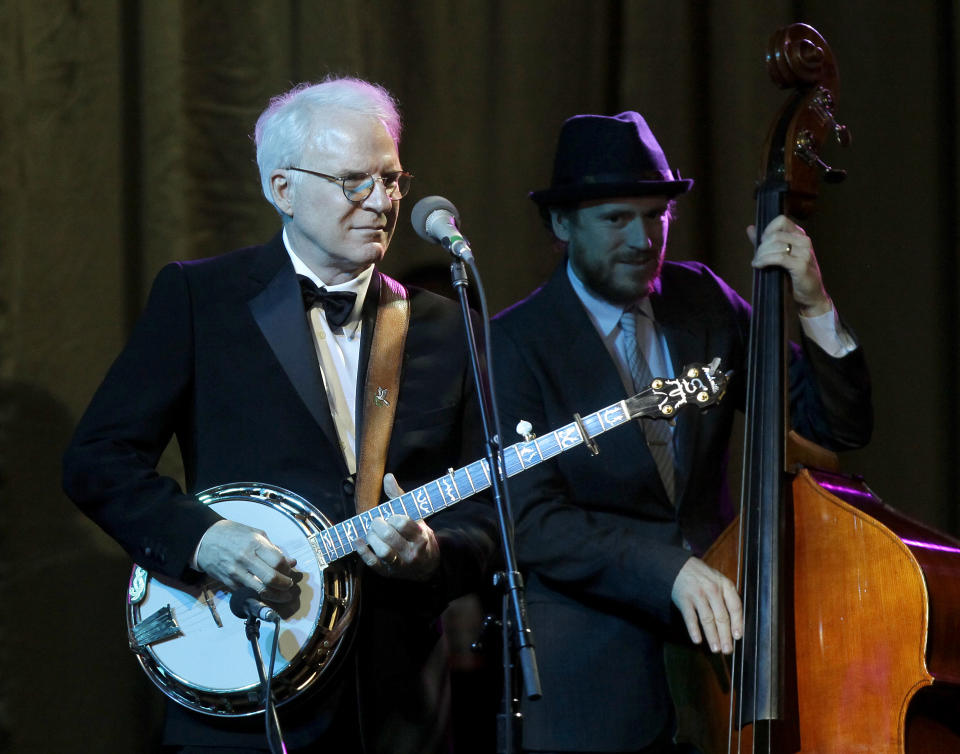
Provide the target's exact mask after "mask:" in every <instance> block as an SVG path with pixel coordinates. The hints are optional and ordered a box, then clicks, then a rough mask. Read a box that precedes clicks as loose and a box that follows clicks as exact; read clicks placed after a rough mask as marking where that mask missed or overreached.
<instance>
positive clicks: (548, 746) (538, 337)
mask: <svg viewBox="0 0 960 754" xmlns="http://www.w3.org/2000/svg"><path fill="white" fill-rule="evenodd" d="M651 303H652V306H653V309H654V313H655V316H656V319H657V322H658V323H659V324H660V326H661V328H662V330H663V332H664V334H665V337H666V339H667V342H668V345H669V350H670V356H671V358H672V360H673V366H674V369H675V370H676V373H678V374H679V373H680V372H679V370H680V369H681V367H682V366H683V365H685V364H689V363H693V362H700V363H706V362H709V361H710V360H711V359H712V358H713V357H714V356H719V357H721V359H722V368H723V369H725V370H730V369H732V370H734V371H735V372H737V375H738V377H739V379H737V378H735V379H734V382H733V383H732V384H731V387H730V391H729V393H730V394H729V395H728V396H727V397H726V398H725V399H724V400H723V401H722V402H721V403H720V404H719V405H718V406H715V407H712V408H710V409H709V410H708V411H706V412H704V413H700V412H697V411H691V410H685V411H683V412H681V414H680V415H679V416H678V418H677V426H676V437H675V440H676V463H677V476H676V480H677V506H676V508H674V506H673V505H671V503H670V501H669V499H668V498H667V495H666V491H665V489H664V487H663V484H662V482H661V481H660V477H659V475H658V474H657V471H656V466H655V464H654V461H653V458H652V457H651V455H650V452H649V451H648V449H647V447H646V445H645V443H644V439H643V435H642V431H641V429H640V427H639V425H638V424H637V423H636V422H633V423H631V424H630V425H628V426H625V427H621V428H618V429H615V430H613V431H611V432H610V433H608V434H604V435H602V436H601V437H599V438H598V439H597V444H598V446H599V448H600V454H599V456H597V457H592V456H590V455H589V454H588V453H587V452H586V451H585V450H584V449H582V448H579V449H574V450H571V451H569V452H567V453H565V454H563V455H561V456H559V457H558V458H557V459H555V460H554V461H551V462H546V463H543V464H541V465H540V466H537V467H534V468H533V469H531V470H529V471H526V472H524V473H523V474H521V475H519V476H518V477H515V478H514V479H511V484H510V488H511V499H512V506H513V513H514V518H515V520H516V538H517V556H518V560H519V562H520V564H521V567H522V569H523V570H524V572H525V578H526V585H527V599H528V606H529V618H530V624H531V628H532V630H533V632H534V641H535V643H536V650H537V659H538V663H539V666H540V672H541V682H542V687H543V698H542V699H541V700H539V701H537V702H532V703H526V704H525V705H524V708H523V712H524V722H523V731H524V746H525V747H527V748H534V749H544V750H566V749H570V750H584V751H634V750H637V749H639V748H641V747H643V746H644V745H646V744H648V743H650V742H651V741H652V740H653V739H654V738H655V737H656V735H657V734H658V733H659V732H660V731H661V730H662V729H663V727H664V725H665V724H666V723H667V721H668V720H669V715H670V708H669V704H670V702H669V695H668V693H667V690H666V684H665V679H664V669H663V660H662V642H663V639H664V637H665V636H667V635H669V634H670V633H671V623H672V621H673V620H674V618H675V617H676V616H675V615H673V612H674V609H673V608H672V606H671V597H670V594H671V589H672V586H673V582H674V579H675V578H676V575H677V573H678V571H679V570H680V568H681V567H682V566H683V564H684V563H685V562H686V560H687V559H688V558H689V557H690V552H689V551H687V550H685V549H684V547H683V545H682V542H683V539H686V540H687V541H688V542H689V543H691V544H692V545H693V548H694V550H695V551H696V552H698V553H702V552H703V551H704V550H705V549H706V548H707V546H708V545H709V544H710V543H711V542H712V541H713V540H714V539H715V538H716V536H717V535H718V534H719V533H720V531H722V529H723V527H724V526H725V525H726V523H728V522H729V521H730V520H731V517H732V510H731V506H730V504H729V500H728V497H727V492H726V483H725V470H726V461H727V446H728V443H729V438H730V431H731V424H732V421H733V417H734V413H735V409H736V408H738V407H741V408H742V406H743V402H744V380H743V376H744V374H745V367H744V357H745V352H746V344H747V334H748V326H749V325H748V320H749V316H750V311H749V307H748V305H747V304H746V303H745V302H744V301H743V300H742V299H741V298H740V297H739V296H738V295H737V294H736V293H735V292H734V291H733V290H731V289H730V288H729V287H728V286H726V285H725V284H724V283H723V282H722V281H721V280H719V279H718V278H717V277H716V276H714V275H713V273H711V272H710V270H709V269H707V268H706V267H704V266H702V265H699V264H676V263H666V264H665V265H664V269H663V273H662V276H661V280H660V289H659V291H658V292H655V293H653V294H651ZM492 338H493V340H492V346H493V358H494V373H495V375H496V385H497V391H498V394H499V402H500V408H501V414H502V426H503V427H505V428H506V427H513V426H515V425H516V423H517V421H519V420H520V419H526V420H528V421H530V422H531V423H532V424H533V427H534V431H535V432H538V433H541V434H543V433H545V432H547V431H550V430H553V429H555V428H557V427H558V426H561V425H564V424H567V423H568V422H569V421H570V420H571V415H572V414H573V413H574V412H579V413H581V414H587V413H589V412H593V411H596V410H598V409H600V408H603V407H605V406H607V405H610V404H612V403H614V402H616V401H618V400H620V399H622V398H623V397H625V396H624V388H623V383H622V382H621V380H620V377H619V375H618V372H617V370H616V367H615V365H614V363H613V361H612V359H611V357H610V355H609V353H608V352H607V350H606V348H605V346H604V345H603V342H602V341H601V339H600V337H599V335H598V334H597V332H596V329H595V328H594V327H593V324H592V323H591V321H590V320H589V318H588V315H587V313H586V311H585V310H584V308H583V306H582V304H581V303H580V300H579V299H578V298H577V297H576V294H575V293H574V292H573V289H572V288H571V286H570V282H569V280H568V278H567V274H566V265H565V264H561V265H560V266H559V267H558V269H557V270H556V272H555V273H554V275H553V276H552V278H551V279H550V280H549V281H548V282H547V284H546V285H545V286H544V287H543V288H541V289H539V290H538V291H536V292H535V293H534V294H533V295H532V296H530V297H529V298H528V299H526V300H524V301H522V302H520V303H519V304H517V305H515V306H514V307H512V308H511V309H509V310H508V311H506V312H504V313H502V314H501V315H499V316H498V317H497V318H496V319H495V321H494V323H493V334H492ZM805 348H806V358H800V354H799V353H798V352H795V353H794V356H795V358H794V359H793V364H792V367H791V382H792V386H793V389H792V392H791V397H792V407H793V417H794V424H795V426H796V428H797V429H798V430H799V431H800V432H801V433H802V434H804V435H805V436H807V437H809V438H810V439H813V440H815V441H818V442H820V443H822V444H825V445H827V446H829V447H834V448H838V447H851V446H856V445H859V444H862V443H864V442H866V440H867V438H868V436H869V432H870V425H871V416H872V414H871V409H870V395H869V382H868V380H867V375H866V370H865V367H864V362H863V357H862V354H861V352H860V349H857V350H856V351H854V352H853V353H852V354H850V355H848V356H846V357H844V358H843V359H832V358H830V357H828V356H827V355H826V354H825V353H824V352H823V351H822V350H821V349H819V348H818V347H817V346H815V345H813V344H805ZM674 628H679V629H680V631H681V632H682V627H680V625H679V624H677V626H676V627H674ZM683 634H685V632H682V633H681V634H680V635H681V636H682V635H683Z"/></svg>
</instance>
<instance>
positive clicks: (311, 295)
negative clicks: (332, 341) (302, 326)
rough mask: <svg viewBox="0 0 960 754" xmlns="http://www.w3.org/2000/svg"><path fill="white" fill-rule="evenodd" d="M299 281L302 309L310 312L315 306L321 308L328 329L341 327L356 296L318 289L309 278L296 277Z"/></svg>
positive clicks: (347, 292) (348, 292)
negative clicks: (328, 324)
mask: <svg viewBox="0 0 960 754" xmlns="http://www.w3.org/2000/svg"><path fill="white" fill-rule="evenodd" d="M297 278H298V279H299V281H300V293H301V295H302V296H303V308H304V309H306V310H307V311H310V310H311V309H312V308H313V307H315V306H316V305H317V304H320V306H322V307H323V313H324V314H326V315H327V322H329V323H330V327H341V326H342V325H343V323H344V322H346V321H347V317H349V316H350V312H352V311H353V302H354V301H356V300H357V294H356V293H351V292H350V291H328V290H327V289H326V288H318V287H317V284H316V283H314V282H313V281H312V280H311V279H310V278H308V277H306V276H305V275H297Z"/></svg>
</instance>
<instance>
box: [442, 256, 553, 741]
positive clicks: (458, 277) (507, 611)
mask: <svg viewBox="0 0 960 754" xmlns="http://www.w3.org/2000/svg"><path fill="white" fill-rule="evenodd" d="M441 244H442V246H443V247H444V248H445V249H446V250H447V251H448V252H450V254H451V255H452V257H453V261H451V263H450V277H451V280H452V282H453V287H454V288H455V289H456V291H457V296H458V298H459V300H460V309H461V311H462V313H463V324H464V328H465V329H466V333H467V348H468V350H469V352H470V362H471V365H472V367H473V379H474V383H475V384H476V387H477V397H478V399H479V401H480V418H481V422H482V424H483V432H484V437H485V450H486V458H487V463H488V464H489V465H490V466H489V467H490V481H491V489H492V491H493V499H494V502H495V504H496V510H497V517H498V521H499V524H500V527H499V528H500V536H501V544H502V546H503V557H504V571H503V572H502V573H499V574H497V576H496V577H495V578H494V585H495V586H497V587H499V588H500V590H501V592H502V595H503V600H502V601H503V618H502V632H503V647H502V650H503V680H504V690H503V712H502V714H501V726H498V727H499V730H498V739H499V740H498V749H497V750H498V752H500V753H501V754H513V752H515V751H517V752H519V746H518V745H517V741H518V740H519V736H518V735H517V733H518V732H519V729H517V730H514V723H515V722H517V721H518V720H519V717H520V715H519V713H515V712H514V709H513V706H514V705H513V703H514V699H513V682H512V675H513V669H514V667H515V663H514V654H516V655H517V658H518V660H519V663H518V664H519V666H520V670H521V672H522V675H523V685H524V688H525V689H526V692H527V698H528V699H531V700H533V699H539V698H540V696H541V691H540V676H539V672H538V670H537V658H536V653H535V652H534V645H533V640H532V632H531V631H530V628H529V626H528V625H527V616H526V606H525V603H524V598H523V579H522V577H521V576H520V572H519V571H518V570H517V566H516V557H515V555H514V544H513V525H512V520H511V516H510V514H509V511H510V498H509V492H508V490H507V482H506V476H505V475H504V474H503V473H502V471H501V470H502V469H505V468H506V464H505V463H504V461H503V448H502V446H501V444H500V443H501V441H502V434H501V431H500V419H499V415H498V413H497V411H496V396H495V392H494V385H493V377H492V374H491V371H490V369H489V367H490V363H491V352H490V336H489V331H488V326H489V321H490V318H489V316H488V314H487V302H486V297H485V296H484V293H483V285H482V282H481V280H480V273H479V270H478V269H477V267H476V264H475V263H474V259H473V255H472V254H471V253H470V252H469V250H464V251H458V250H456V249H453V248H451V242H450V239H449V238H444V239H443V240H442V242H441ZM465 262H466V263H469V264H470V268H471V269H472V270H473V274H474V278H475V279H476V281H477V293H478V295H479V299H480V306H481V310H482V314H483V326H484V332H485V333H486V337H485V339H484V345H485V353H486V369H485V368H484V362H482V361H481V360H480V354H479V352H478V350H477V338H476V334H475V332H474V328H473V318H472V317H471V316H470V304H469V301H468V300H467V287H468V286H469V282H468V279H467V270H466V265H465Z"/></svg>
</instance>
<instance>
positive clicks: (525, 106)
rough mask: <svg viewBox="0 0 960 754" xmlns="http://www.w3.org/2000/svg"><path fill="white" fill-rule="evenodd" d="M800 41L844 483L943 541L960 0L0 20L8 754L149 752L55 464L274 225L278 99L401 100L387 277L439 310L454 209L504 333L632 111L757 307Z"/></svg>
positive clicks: (440, 4) (92, 549)
mask: <svg viewBox="0 0 960 754" xmlns="http://www.w3.org/2000/svg"><path fill="white" fill-rule="evenodd" d="M793 21H805V22H808V23H810V24H812V25H813V26H815V27H816V28H817V29H818V30H819V31H820V32H821V33H822V34H823V35H824V36H825V37H826V38H827V40H828V41H829V43H830V45H831V47H832V48H833V50H834V53H835V54H836V57H837V60H838V61H839V68H840V76H841V88H840V100H839V108H838V110H839V113H840V115H841V118H842V120H843V121H844V122H845V123H846V124H847V125H848V126H849V128H850V131H851V133H852V134H853V145H852V147H851V148H850V149H848V150H845V151H841V150H840V149H839V148H832V149H829V150H828V151H827V155H826V159H827V161H828V162H832V163H836V164H837V165H838V166H839V167H842V168H845V169H847V170H848V171H849V178H848V180H847V181H846V183H844V184H842V185H840V186H829V187H824V189H823V191H822V194H821V201H820V203H819V206H818V211H817V213H816V215H815V216H814V217H813V218H811V219H810V220H808V221H807V222H806V223H805V225H806V227H807V229H808V231H809V232H810V234H811V235H812V237H813V239H814V241H815V246H816V249H817V251H818V256H819V259H820V264H821V267H822V269H823V274H824V278H825V280H826V283H827V288H828V290H829V292H830V293H831V294H832V295H833V297H834V299H835V301H836V303H837V305H838V307H839V309H840V311H841V313H842V314H843V316H844V317H845V319H846V320H847V321H848V322H849V323H850V324H851V325H852V327H853V328H854V329H855V330H856V332H857V333H858V335H859V337H860V339H861V340H862V342H863V345H864V347H865V348H866V349H867V354H868V358H869V362H870V366H871V371H872V376H873V381H874V385H875V396H876V407H877V424H876V433H875V439H874V441H873V443H872V445H871V446H870V447H868V448H867V449H865V450H862V451H858V452H856V453H851V454H848V455H847V456H845V457H844V466H845V468H846V469H848V470H850V471H855V472H858V473H861V474H863V475H864V476H865V477H866V479H867V481H868V482H869V484H870V485H871V487H872V488H873V489H875V490H876V492H877V493H878V494H879V495H880V496H881V497H883V498H884V499H885V500H886V501H887V502H889V503H891V504H893V505H895V506H898V507H900V508H902V509H903V510H905V511H906V512H908V513H910V514H912V515H914V516H915V517H917V518H919V519H921V520H923V521H926V522H928V523H930V524H933V525H935V526H937V527H940V528H942V529H944V530H947V531H951V532H953V533H957V532H958V503H960V495H958V472H957V470H956V467H957V465H958V460H960V453H958V440H957V437H958V429H960V412H958V408H957V401H956V393H957V391H956V387H955V386H956V382H957V371H958V370H957V367H958V357H957V352H958V346H960V328H958V321H960V303H958V296H957V290H958V284H960V277H958V261H957V258H958V253H957V250H958V244H957V209H958V192H957V186H958V177H960V176H958V167H957V142H958V133H960V129H958V120H957V104H956V103H957V94H958V89H957V63H958V57H957V55H958V52H957V51H958V13H957V6H956V3H953V2H949V1H948V0H942V2H935V1H934V0H909V1H908V0H894V1H892V2H884V3H876V2H868V1H867V0H853V1H851V2H843V3H837V2H835V1H834V0H810V1H809V2H803V1H798V2H792V3H791V2H784V1H773V2H771V1H767V2H756V0H754V1H748V0H722V1H718V2H714V3H699V2H689V1H688V2H667V1H666V0H656V1H654V0H649V1H646V2H641V1H640V0H634V1H633V2H631V1H630V0H594V1H593V2H575V1H572V0H566V1H564V2H549V1H548V0H529V1H527V2H505V1H504V0H416V1H414V2H399V1H397V2H389V1H388V0H368V1H367V2H357V3H337V4H334V3H328V2H307V0H276V1H274V2H253V1H252V0H247V1H237V0H233V1H230V2H227V1H226V0H219V1H214V0H207V1H200V0H195V1H194V2H177V1H176V0H153V1H146V0H127V1H126V2H123V1H122V0H72V1H68V0H29V2H28V1H27V0H2V1H0V337H2V345H0V349H2V350H0V422H2V424H0V452H2V456H0V458H2V464H3V465H2V475H3V488H2V496H3V498H2V516H3V519H2V533H3V534H2V536H3V542H2V547H0V585H2V601H0V606H2V607H0V614H2V634H0V653H2V667H0V733H2V740H3V741H4V742H5V746H6V747H7V749H8V750H10V751H17V752H20V751H28V750H29V751H49V752H54V751H73V752H81V751H90V752H100V751H103V752H107V751H109V752H120V751H123V752H140V751H150V750H151V742H152V740H153V738H152V736H153V731H154V730H155V728H156V725H157V719H158V709H159V706H160V705H159V697H160V695H159V693H157V692H156V691H155V690H154V689H152V687H150V685H149V683H148V681H147V680H146V678H145V677H144V676H143V675H142V674H141V672H140V671H139V670H138V668H137V666H136V663H135V661H134V659H133V657H132V656H130V653H129V652H128V650H127V648H126V646H125V633H124V621H123V594H124V587H125V583H126V578H127V575H128V569H129V563H128V562H127V559H126V557H125V555H124V554H123V553H122V552H121V551H120V550H119V548H118V547H116V546H115V545H114V544H113V543H112V542H111V541H109V540H108V539H106V538H105V536H104V535H102V534H101V533H100V532H99V531H98V530H97V529H96V528H95V527H93V526H92V525H91V524H89V523H88V522H87V521H86V520H85V519H84V518H83V517H82V516H81V515H80V514H79V513H78V512H76V511H75V510H74V509H73V507H72V506H71V504H70V503H69V502H68V501H67V500H66V499H65V497H64V496H63V494H62V492H61V491H60V486H59V457H60V453H61V451H62V449H63V447H64V445H65V444H66V442H67V439H68V437H69V434H70V432H71V430H72V426H73V425H74V423H75V422H76V420H77V419H78V417H79V415H80V413H81V411H82V410H83V409H84V407H85V405H86V404H87V402H88V400H89V399H90V396H91V394H92V392H93V390H94V389H95V387H96V385H97V384H98V382H99V381H100V379H101V378H102V376H103V374H104V371H105V370H106V368H107V367H108V365H109V363H110V362H111V360H112V359H113V357H114V356H115V355H116V353H117V351H118V349H119V348H120V347H121V345H122V344H123V342H124V340H125V337H126V335H127V333H128V332H129V330H130V327H131V324H132V322H133V320H134V318H135V317H136V315H137V313H138V312H139V310H140V308H141V306H142V305H143V303H144V300H145V297H146V293H147V290H148V287H149V283H150V281H151V279H152V278H153V276H154V274H155V273H156V272H157V270H158V269H159V268H160V267H161V266H162V265H163V264H164V263H166V262H168V261H170V260H174V259H193V258H199V257H205V256H211V255H215V254H219V253H221V252H224V251H226V250H229V249H232V248H235V247H238V246H241V245H247V244H251V243H259V242H262V241H265V240H266V239H268V238H269V237H270V236H271V235H272V234H273V233H274V232H275V230H276V228H277V227H278V221H277V218H276V217H275V216H274V215H273V212H272V210H271V209H270V207H269V206H268V205H267V203H266V202H265V201H264V199H263V198H262V196H261V195H260V190H259V183H258V178H257V172H256V164H255V161H254V153H253V148H252V142H251V138H250V134H251V132H252V130H253V124H254V121H255V119H256V116H257V114H258V113H259V112H260V111H261V110H262V109H263V108H264V106H265V105H266V103H267V101H268V99H269V97H270V96H271V95H273V94H276V93H278V92H280V91H282V90H284V89H286V88H288V87H289V85H291V84H292V83H295V82H299V81H302V80H316V79H319V78H321V77H323V76H324V75H326V74H328V73H339V74H350V75H358V76H362V77H365V78H369V79H371V80H374V81H377V82H380V83H382V84H384V85H386V86H387V87H388V88H389V89H391V90H392V91H393V92H394V93H395V94H396V95H397V97H398V98H399V100H400V102H401V105H402V112H403V116H404V120H405V123H406V131H405V134H404V137H403V141H402V144H401V156H402V158H403V163H404V166H405V167H407V168H408V169H409V170H411V171H412V172H413V173H415V174H416V179H415V182H414V188H413V190H412V191H411V195H410V196H409V197H408V198H407V199H406V200H405V201H404V203H403V205H402V210H401V212H402V216H401V220H400V226H399V230H398V232H397V235H396V238H395V240H394V242H393V246H392V247H391V250H390V254H389V255H388V258H387V260H386V264H385V265H384V267H385V269H386V271H387V272H389V273H390V274H393V275H395V276H398V277H399V278H401V279H407V280H411V279H414V278H416V279H420V280H426V279H428V276H429V275H430V274H434V275H435V276H437V277H436V279H438V280H439V281H440V285H441V286H443V285H445V284H446V283H445V281H446V280H447V277H446V276H447V273H446V267H447V261H446V259H445V256H444V254H443V253H442V252H441V251H440V249H439V247H437V246H432V245H428V244H426V243H424V242H423V241H421V240H420V239H419V238H417V237H416V236H415V235H414V233H413V231H412V230H411V228H410V226H409V221H408V217H409V210H410V208H411V207H412V205H413V204H414V202H416V201H417V199H419V198H420V197H422V196H426V195H429V194H440V195H443V196H446V197H448V198H449V199H450V200H452V201H453V202H454V203H455V204H456V205H457V207H458V208H459V209H460V212H461V215H462V218H463V221H462V229H463V231H464V232H465V234H466V235H467V236H468V237H469V238H470V239H471V241H472V243H473V247H474V249H475V253H476V256H477V258H478V260H479V264H480V267H481V270H482V273H483V276H484V282H485V286H486V290H487V294H488V298H489V302H490V309H491V311H494V312H495V311H498V310H500V309H502V308H503V307H505V306H507V305H508V304H510V303H511V302H513V301H515V300H516V299H518V298H519V297H521V296H523V295H525V294H526V293H528V292H529V291H530V290H531V289H532V288H533V287H534V286H535V285H536V284H537V283H538V282H539V281H541V280H542V279H543V278H544V277H545V276H546V275H547V273H548V271H549V270H550V269H551V268H552V267H553V266H554V264H555V263H556V258H555V256H554V253H553V252H552V251H551V249H550V248H549V244H548V243H547V239H546V236H545V234H544V232H543V229H542V228H541V226H540V224H539V220H538V218H537V214H536V212H535V210H534V207H533V205H532V204H531V203H530V202H529V200H528V199H527V198H526V194H527V192H528V191H530V190H531V189H536V188H542V187H544V186H546V185H547V184H548V183H549V180H550V170H551V162H552V154H553V150H554V146H555V139H556V135H557V132H558V129H559V127H560V124H561V123H562V121H563V120H564V119H565V118H567V117H568V116H570V115H572V114H574V113H580V112H599V113H607V114H613V113H616V112H619V111H621V110H624V109H636V110H639V111H641V112H642V113H643V114H644V115H645V116H646V117H647V119H648V120H649V121H650V123H651V125H652V127H653V129H654V131H655V133H656V134H657V135H658V137H659V139H660V141H661V143H662V144H663V146H664V149H665V151H666V153H667V155H668V158H669V159H670V161H671V163H672V164H673V165H674V166H675V167H677V168H679V169H680V170H681V172H682V173H683V174H684V175H685V176H689V177H693V178H695V179H696V186H695V188H694V190H693V192H692V193H691V194H690V195H689V196H687V197H684V198H683V199H681V201H680V213H679V214H680V217H679V220H678V222H677V223H676V224H675V227H674V233H673V238H672V240H671V245H670V255H671V257H673V258H675V259H688V258H689V259H699V260H702V261H705V262H707V263H708V264H710V265H712V266H713V267H714V268H715V269H716V270H718V271H719V273H720V274H721V275H723V276H724V277H725V278H726V279H727V280H729V281H730V282H731V283H733V284H734V285H735V286H736V287H737V288H738V289H739V290H740V291H741V292H742V293H743V294H744V295H747V296H749V293H750V280H751V275H750V270H749V265H748V263H749V259H750V255H751V247H750V245H749V243H748V242H747V241H746V238H745V235H744V228H745V226H746V225H748V224H749V223H750V222H752V217H753V196H752V194H753V187H754V183H755V180H756V177H757V173H758V168H759V162H760V155H761V150H762V144H763V140H764V136H765V133H766V130H767V127H768V125H769V123H770V122H771V121H772V119H773V117H774V114H775V112H776V111H777V109H778V108H779V106H780V104H781V102H782V101H783V100H784V99H785V95H784V93H782V92H780V91H778V90H777V89H776V88H775V86H774V85H773V84H772V83H771V82H770V80H769V78H768V76H767V74H766V71H765V68H764V50H765V45H766V40H767V38H768V36H769V35H770V33H771V32H772V31H773V30H774V29H776V28H778V27H779V26H782V25H784V24H787V23H790V22H793ZM705 356H708V354H705ZM570 366H571V368H572V369H576V368H579V366H580V365H577V364H571V365H570ZM500 389H501V390H509V389H510V386H509V385H501V386H500ZM596 408H598V407H596V406H584V407H583V410H584V411H591V410H595V409H596ZM546 429H548V428H538V430H539V431H544V430H546ZM168 455H169V456H170V458H171V459H172V458H173V457H174V454H168ZM164 464H165V468H166V469H167V470H169V471H171V472H172V473H174V474H176V473H178V472H177V469H176V464H175V462H174V461H173V460H169V461H165V462H164ZM735 465H736V464H735ZM442 471H443V470H442V469H438V474H439V473H442ZM261 481H269V480H261ZM3 748H4V746H2V745H0V749H3Z"/></svg>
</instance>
